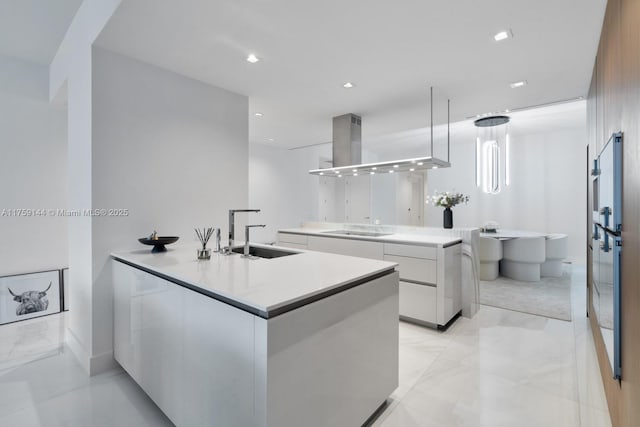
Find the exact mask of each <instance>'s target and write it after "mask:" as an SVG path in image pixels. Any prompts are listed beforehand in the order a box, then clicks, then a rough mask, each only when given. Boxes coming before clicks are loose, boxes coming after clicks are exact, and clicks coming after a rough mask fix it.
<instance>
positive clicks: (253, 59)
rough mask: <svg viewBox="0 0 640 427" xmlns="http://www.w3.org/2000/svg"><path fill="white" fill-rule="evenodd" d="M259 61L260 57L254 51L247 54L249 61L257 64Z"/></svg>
mask: <svg viewBox="0 0 640 427" xmlns="http://www.w3.org/2000/svg"><path fill="white" fill-rule="evenodd" d="M258 61H260V58H258V57H257V56H255V55H254V54H253V53H251V54H249V56H247V62H251V63H252V64H255V63H256V62H258Z"/></svg>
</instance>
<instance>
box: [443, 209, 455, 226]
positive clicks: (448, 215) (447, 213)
mask: <svg viewBox="0 0 640 427" xmlns="http://www.w3.org/2000/svg"><path fill="white" fill-rule="evenodd" d="M442 220H443V225H442V226H443V227H444V228H453V211H452V210H451V208H444V212H443V218H442Z"/></svg>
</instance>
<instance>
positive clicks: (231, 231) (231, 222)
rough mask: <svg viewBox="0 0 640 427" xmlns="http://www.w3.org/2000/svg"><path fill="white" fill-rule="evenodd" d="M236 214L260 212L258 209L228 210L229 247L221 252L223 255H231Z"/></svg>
mask: <svg viewBox="0 0 640 427" xmlns="http://www.w3.org/2000/svg"><path fill="white" fill-rule="evenodd" d="M236 212H260V209H229V246H228V247H227V248H225V249H224V250H223V253H224V254H225V255H231V254H233V252H232V250H233V243H234V240H235V214H236Z"/></svg>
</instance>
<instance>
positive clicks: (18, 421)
mask: <svg viewBox="0 0 640 427" xmlns="http://www.w3.org/2000/svg"><path fill="white" fill-rule="evenodd" d="M572 277H573V280H572V293H573V299H572V300H573V304H572V305H573V319H574V320H573V322H565V321H561V320H554V319H547V318H544V317H539V316H533V315H529V314H523V313H518V312H512V311H507V310H503V309H499V308H493V307H486V306H483V307H482V308H481V310H480V311H479V312H478V314H477V315H476V316H475V317H474V318H473V319H464V318H461V319H458V320H457V321H456V322H455V323H454V324H453V325H452V326H451V327H450V328H449V329H448V330H447V331H446V332H444V333H443V332H437V331H433V330H430V329H426V328H422V327H419V326H414V325H411V324H408V323H403V322H401V323H400V387H399V388H398V389H397V390H396V391H395V392H394V394H393V395H392V397H391V399H390V400H389V405H388V407H387V409H386V410H385V411H384V412H383V413H382V414H381V415H380V417H379V418H378V419H377V420H376V421H375V422H374V423H373V425H375V426H440V427H443V426H444V427H446V426H510V427H511V426H536V427H538V426H539V427H542V426H544V427H546V426H558V427H565V426H567V427H569V426H609V425H610V423H609V415H608V413H607V408H606V403H605V398H604V392H603V389H602V383H601V380H600V377H599V372H598V367H597V360H596V356H595V348H594V346H593V341H592V339H591V332H590V331H589V325H588V321H587V319H586V318H585V316H584V313H585V291H584V288H583V287H582V286H583V285H582V284H583V283H584V280H585V279H584V268H580V267H574V268H573V272H572ZM64 328H65V315H64V314H61V315H53V316H47V317H44V318H39V319H32V320H30V321H26V322H19V323H14V324H11V325H4V326H0V426H2V427H9V426H19V427H28V426H82V427H89V426H163V425H171V423H170V422H169V421H168V420H167V418H166V417H165V416H164V415H163V414H162V413H161V412H160V410H159V409H158V408H157V407H156V406H155V405H154V404H153V402H152V401H151V400H150V399H149V398H148V397H147V396H146V395H145V394H144V392H143V391H142V390H141V389H140V388H139V387H138V386H137V385H136V384H135V383H134V382H133V380H131V379H130V378H129V377H128V376H127V374H125V373H124V372H123V371H121V370H113V371H110V372H107V373H104V374H101V375H97V376H95V377H92V378H88V377H87V376H86V375H85V374H84V371H83V370H82V368H81V367H80V366H79V365H78V364H77V363H76V361H75V359H74V358H73V356H72V355H71V354H70V352H69V351H68V350H67V349H66V348H65V347H64V346H63V344H62V343H63V336H64Z"/></svg>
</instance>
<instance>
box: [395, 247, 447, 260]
mask: <svg viewBox="0 0 640 427" xmlns="http://www.w3.org/2000/svg"><path fill="white" fill-rule="evenodd" d="M437 252H438V251H437V249H436V248H434V247H430V246H414V245H398V244H395V243H385V244H384V254H385V255H397V256H410V257H413V258H425V259H436V258H437Z"/></svg>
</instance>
